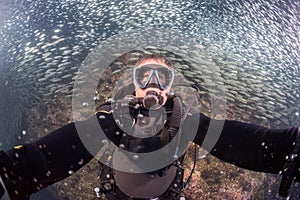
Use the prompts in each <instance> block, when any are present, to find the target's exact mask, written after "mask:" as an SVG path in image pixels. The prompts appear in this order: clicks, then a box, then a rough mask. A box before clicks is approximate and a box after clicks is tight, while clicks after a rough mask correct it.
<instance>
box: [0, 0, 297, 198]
mask: <svg viewBox="0 0 300 200" xmlns="http://www.w3.org/2000/svg"><path fill="white" fill-rule="evenodd" d="M299 10H300V3H299V1H279V0H276V1H275V0H273V1H263V0H248V1H217V0H215V1H193V0H186V1H181V0H180V1H172V2H169V1H163V0H162V1H147V0H133V1H92V0H90V1H83V0H82V1H75V0H70V1H67V0H65V1H54V0H51V1H47V2H46V1H39V0H37V1H31V0H27V1H25V0H20V1H5V0H2V1H0V33H1V35H0V38H1V40H0V96H1V98H0V133H1V135H0V142H1V146H2V148H3V149H7V148H10V147H11V146H13V145H14V144H17V143H19V142H21V141H23V140H22V139H23V136H22V130H26V129H27V128H28V127H27V124H24V118H26V116H24V115H25V110H26V109H27V108H32V107H34V106H36V105H37V104H39V102H40V101H45V100H47V101H55V99H56V98H58V97H59V96H64V97H66V98H67V99H70V98H71V95H72V87H73V83H74V75H75V74H76V72H77V70H78V68H79V67H80V65H81V63H82V62H83V60H84V59H85V58H86V56H87V55H88V54H89V52H90V51H92V50H93V49H94V48H95V47H97V45H98V44H100V43H101V42H102V41H104V40H106V39H107V38H109V37H110V36H114V35H116V34H119V33H120V32H121V31H128V30H134V29H137V28H143V27H157V28H164V29H167V30H172V31H178V32H182V33H184V34H186V35H187V36H188V37H190V38H193V39H194V40H195V41H196V42H197V43H198V44H199V49H201V53H200V54H199V57H198V58H195V59H197V60H198V61H197V63H198V64H199V65H198V66H195V67H194V68H184V67H183V66H182V69H180V68H179V69H178V70H179V71H181V72H182V73H183V74H184V75H185V76H186V77H187V78H188V79H189V80H191V81H193V82H195V83H199V82H200V79H206V76H209V71H210V67H218V68H219V69H220V73H221V78H222V80H221V81H222V82H223V83H224V85H225V87H226V100H227V102H228V110H229V111H228V114H229V115H230V116H231V117H232V118H235V119H239V120H244V121H251V122H254V123H259V124H267V125H270V126H271V127H286V126H292V125H293V126H299V125H300V120H299V116H300V91H299V88H300V87H299V85H300V66H299V47H300V42H299V32H300V24H299V23H300V14H299ZM162 34H163V33H162ZM157 40H159V38H157ZM177 48H178V47H177ZM199 49H191V50H190V51H198V50H199ZM175 50H176V48H175ZM123 53H124V52H123ZM185 59H186V60H188V61H191V60H193V59H194V58H193V59H191V58H189V54H188V53H187V54H186V57H185ZM191 62H193V61H191ZM207 84H209V83H207ZM202 87H204V88H205V87H206V85H205V84H204V85H202ZM245 113H246V115H245ZM247 113H249V115H247ZM39 195H42V196H43V194H39ZM45 196H49V194H46V195H44V197H40V196H36V197H35V198H40V199H43V198H45ZM273 197H274V196H272V197H269V198H270V199H272V198H273Z"/></svg>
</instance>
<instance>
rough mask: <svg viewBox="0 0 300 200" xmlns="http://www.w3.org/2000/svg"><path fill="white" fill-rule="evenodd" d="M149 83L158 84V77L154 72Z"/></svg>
mask: <svg viewBox="0 0 300 200" xmlns="http://www.w3.org/2000/svg"><path fill="white" fill-rule="evenodd" d="M149 83H156V84H158V81H157V78H156V76H155V75H154V74H153V75H152V76H151V78H150V81H149Z"/></svg>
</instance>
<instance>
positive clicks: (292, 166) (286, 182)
mask: <svg viewBox="0 0 300 200" xmlns="http://www.w3.org/2000/svg"><path fill="white" fill-rule="evenodd" d="M299 153H300V127H299V128H298V132H297V136H296V143H295V146H294V149H293V151H292V153H291V155H290V156H289V158H288V160H287V161H286V163H285V164H284V167H283V173H282V179H281V182H280V187H279V195H280V196H282V197H288V195H289V190H290V187H291V184H292V181H293V179H294V177H295V174H296V172H297V162H298V160H299V156H300V155H299Z"/></svg>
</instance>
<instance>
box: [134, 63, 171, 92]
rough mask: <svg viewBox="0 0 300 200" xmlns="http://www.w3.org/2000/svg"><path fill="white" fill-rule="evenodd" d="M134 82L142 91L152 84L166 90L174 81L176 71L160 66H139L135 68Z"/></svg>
mask: <svg viewBox="0 0 300 200" xmlns="http://www.w3.org/2000/svg"><path fill="white" fill-rule="evenodd" d="M133 80H134V84H135V86H136V87H140V88H142V89H145V88H147V86H148V85H149V84H150V83H156V84H157V85H158V86H159V89H161V90H165V89H167V88H170V87H171V85H172V83H173V81H174V69H172V68H170V67H165V66H162V65H158V64H146V65H142V66H137V67H134V71H133ZM153 80H154V81H153Z"/></svg>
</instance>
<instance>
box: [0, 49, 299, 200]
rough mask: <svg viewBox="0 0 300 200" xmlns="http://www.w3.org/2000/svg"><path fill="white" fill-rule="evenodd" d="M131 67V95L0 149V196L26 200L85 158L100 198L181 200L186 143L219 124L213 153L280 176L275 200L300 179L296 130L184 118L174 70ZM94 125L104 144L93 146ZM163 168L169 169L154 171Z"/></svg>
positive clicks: (158, 65) (157, 65) (161, 64)
mask: <svg viewBox="0 0 300 200" xmlns="http://www.w3.org/2000/svg"><path fill="white" fill-rule="evenodd" d="M133 68H134V69H133V84H134V92H133V93H132V94H126V95H124V96H123V97H122V98H120V99H118V100H111V101H109V102H106V103H104V104H102V105H100V106H99V107H98V108H97V112H96V114H95V116H92V117H91V118H89V119H87V120H85V121H79V122H76V123H75V122H72V123H69V124H67V125H65V126H63V127H61V128H59V129H57V130H55V131H53V132H51V133H50V134H48V135H47V136H45V137H43V138H41V139H39V140H38V141H36V142H33V143H30V144H24V145H18V146H15V147H14V148H13V149H10V150H8V151H1V152H0V175H1V187H0V190H1V191H0V192H1V195H2V198H3V199H5V197H6V198H10V199H29V197H30V195H31V194H33V193H35V192H37V191H39V190H41V189H42V188H45V187H47V186H48V185H51V184H53V183H56V182H58V181H60V180H62V179H64V178H66V177H68V176H70V175H71V174H73V172H76V171H77V170H79V169H80V168H81V167H82V166H84V165H85V164H86V163H88V162H89V161H90V160H91V159H92V158H94V157H97V158H100V157H101V159H99V164H100V168H101V170H100V174H99V177H100V180H101V183H100V184H99V191H98V192H99V195H98V198H99V199H108V200H114V199H115V200H117V199H122V200H123V199H124V200H125V199H127V200H130V199H187V198H188V197H184V196H182V193H181V191H182V190H183V189H184V188H185V187H186V186H187V183H186V182H184V181H183V174H184V169H183V165H182V162H183V159H184V155H185V152H186V149H187V146H188V143H189V142H194V143H196V144H197V145H199V146H203V143H204V140H205V137H206V135H207V133H208V129H209V126H210V125H211V124H216V125H218V124H222V123H224V126H223V128H222V131H221V134H220V136H219V138H218V140H217V141H216V144H214V146H213V148H212V150H211V151H210V153H211V154H212V155H214V156H216V157H217V158H219V159H221V160H223V161H226V162H228V163H231V164H234V165H236V166H239V167H242V168H245V169H249V170H253V171H257V172H265V173H275V174H279V173H280V172H281V174H282V181H281V185H280V191H279V193H280V195H281V196H288V192H289V187H290V185H291V182H292V181H293V180H294V181H300V176H299V175H300V174H299V170H298V168H299V166H300V163H299V158H298V155H299V148H300V129H299V127H293V128H286V129H270V128H266V127H262V126H258V125H255V124H249V123H242V122H238V121H232V120H217V119H211V118H209V117H207V116H205V115H204V114H202V113H200V112H198V113H192V114H191V113H189V112H190V109H189V107H188V105H184V104H183V103H182V99H181V97H180V96H177V95H176V94H173V93H172V90H171V88H172V85H173V81H174V66H173V65H172V63H171V62H170V61H168V60H167V59H166V58H165V57H164V56H161V55H151V56H146V57H142V58H141V59H140V60H138V61H137V62H136V64H135V66H134V67H133ZM95 119H96V120H95ZM221 121H222V122H221ZM99 127H101V130H102V131H103V132H104V135H105V137H107V138H108V140H101V138H100V140H99V132H98V131H97V130H99ZM79 129H80V130H79ZM193 130H195V135H193V134H192V131H193ZM79 131H83V132H84V133H85V134H86V135H85V136H86V138H85V139H86V140H88V141H89V145H90V146H92V147H93V148H90V146H89V147H88V146H86V145H85V144H84V143H85V142H83V141H82V139H83V137H82V136H80V135H79ZM105 137H102V138H105ZM262 144H264V145H262ZM111 146H112V148H111ZM265 146H267V147H268V148H265ZM104 147H105V148H104ZM204 148H205V146H204ZM90 149H94V150H95V152H91V151H90ZM161 149H163V150H162V151H160V150H161ZM155 151H160V155H161V156H160V157H154V156H152V157H150V158H151V159H150V160H149V157H148V159H147V160H146V159H145V160H143V158H142V156H143V155H144V154H150V155H152V154H151V153H152V152H155ZM128 152H129V153H128ZM128 155H130V156H128ZM131 155H133V156H131ZM170 155H171V156H170ZM139 156H140V157H139ZM165 160H167V161H165ZM165 162H167V163H168V164H163V165H162V166H160V167H159V168H157V167H155V165H156V164H157V163H165ZM153 163H154V164H153ZM152 164H153V166H151V165H152ZM70 171H72V173H70Z"/></svg>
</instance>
